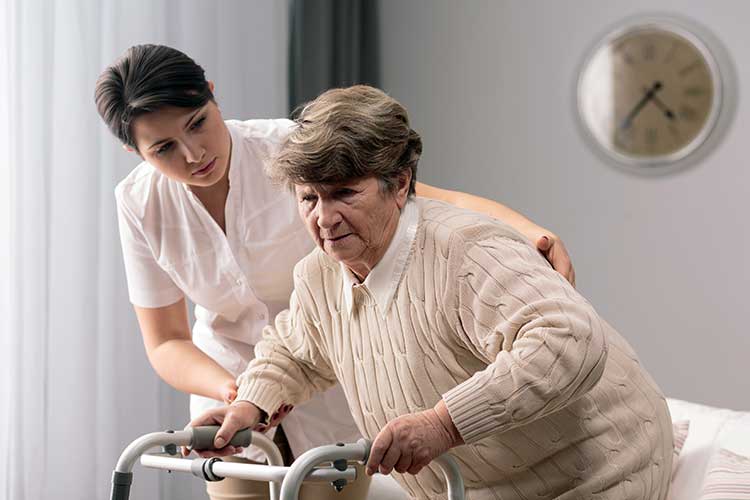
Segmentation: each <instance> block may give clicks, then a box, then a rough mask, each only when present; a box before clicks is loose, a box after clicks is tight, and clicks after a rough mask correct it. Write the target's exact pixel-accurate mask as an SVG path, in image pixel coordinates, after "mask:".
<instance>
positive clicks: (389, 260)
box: [339, 199, 419, 315]
mask: <svg viewBox="0 0 750 500" xmlns="http://www.w3.org/2000/svg"><path fill="white" fill-rule="evenodd" d="M418 222H419V208H418V207H417V204H416V202H415V201H414V200H412V199H409V200H408V201H407V202H406V205H405V206H404V209H403V210H402V211H401V215H400V216H399V220H398V227H397V228H396V232H395V233H394V235H393V239H392V240H391V243H390V244H389V245H388V250H386V252H385V255H383V258H382V259H380V262H378V263H377V264H375V267H373V268H372V271H370V273H369V274H368V275H367V278H365V281H364V282H363V283H360V282H359V280H358V279H357V278H356V277H355V276H354V275H353V274H352V272H351V271H350V270H349V269H348V268H347V267H346V266H345V265H344V264H343V263H340V264H339V265H340V266H341V275H342V278H343V280H344V302H345V303H346V308H347V310H348V311H349V313H350V314H351V313H352V310H353V305H354V300H353V297H352V295H353V293H352V289H353V288H354V287H360V286H364V287H366V288H367V289H368V290H369V291H370V292H371V293H372V295H373V297H374V298H375V302H376V303H377V305H378V308H379V309H380V312H381V313H382V314H383V315H385V314H386V312H387V311H388V308H389V307H390V305H391V302H392V300H393V296H394V295H395V294H396V289H397V288H398V283H399V281H401V275H402V274H403V272H404V268H405V267H406V261H407V260H408V258H409V251H410V250H411V245H412V242H414V238H415V236H416V234H417V224H418Z"/></svg>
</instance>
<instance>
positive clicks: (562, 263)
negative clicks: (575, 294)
mask: <svg viewBox="0 0 750 500" xmlns="http://www.w3.org/2000/svg"><path fill="white" fill-rule="evenodd" d="M535 245H536V249H537V250H538V251H539V253H541V254H542V255H544V258H545V259H547V262H549V263H550V265H551V266H552V269H554V270H555V271H557V272H558V273H560V274H562V275H563V277H564V278H565V279H566V280H568V281H569V282H570V284H571V285H573V287H575V286H576V271H575V269H573V262H572V261H571V260H570V255H569V254H568V249H567V248H565V244H564V243H563V242H562V240H561V239H560V237H559V236H556V235H554V234H552V233H549V232H547V233H544V234H541V235H538V236H537V237H536V239H535Z"/></svg>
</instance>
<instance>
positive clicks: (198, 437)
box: [191, 425, 253, 451]
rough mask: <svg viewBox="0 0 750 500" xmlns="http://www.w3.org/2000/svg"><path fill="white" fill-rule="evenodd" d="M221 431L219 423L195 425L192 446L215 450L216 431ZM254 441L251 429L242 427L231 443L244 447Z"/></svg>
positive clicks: (196, 448) (195, 448)
mask: <svg viewBox="0 0 750 500" xmlns="http://www.w3.org/2000/svg"><path fill="white" fill-rule="evenodd" d="M217 432H219V426H218V425H206V426H203V427H193V442H192V443H191V447H192V448H193V449H194V450H198V451H200V450H213V449H215V447H214V438H216V433H217ZM252 442H253V434H252V431H251V430H250V429H242V430H241V431H237V433H236V434H235V435H234V437H233V438H232V440H231V441H229V444H230V445H232V446H242V447H243V448H245V447H247V446H250V443H252Z"/></svg>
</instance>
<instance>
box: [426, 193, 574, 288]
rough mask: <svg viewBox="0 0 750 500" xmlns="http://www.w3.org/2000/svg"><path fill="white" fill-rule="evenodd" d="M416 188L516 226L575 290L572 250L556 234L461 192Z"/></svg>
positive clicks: (498, 206) (438, 198)
mask: <svg viewBox="0 0 750 500" xmlns="http://www.w3.org/2000/svg"><path fill="white" fill-rule="evenodd" d="M415 187H416V191H417V196H421V197H424V198H432V199H433V200H440V201H444V202H446V203H450V204H451V205H455V206H457V207H460V208H467V209H469V210H474V211H475V212H481V213H484V214H487V215H489V216H491V217H494V218H496V219H500V220H501V221H503V222H505V223H506V224H508V225H510V226H512V227H513V228H515V229H516V230H517V231H518V232H520V233H521V234H523V235H524V236H525V237H526V238H527V239H528V240H529V241H531V242H532V243H533V244H534V245H536V248H537V250H539V252H541V254H542V255H544V257H545V258H546V259H547V261H549V263H550V264H551V265H552V267H553V268H554V269H555V271H557V272H558V273H560V274H562V275H563V276H564V277H565V279H567V280H568V281H569V282H570V283H571V284H572V285H573V286H575V283H576V273H575V270H574V269H573V263H572V262H571V260H570V255H568V250H567V249H566V248H565V245H564V244H563V242H562V240H561V239H560V237H559V236H557V235H556V234H555V233H553V232H552V231H550V230H548V229H545V228H543V227H542V226H539V225H537V224H535V223H534V222H532V221H531V220H529V219H527V218H526V217H524V216H523V215H521V214H519V213H518V212H516V211H515V210H513V209H511V208H509V207H506V206H505V205H503V204H501V203H498V202H496V201H492V200H488V199H486V198H481V197H479V196H474V195H472V194H467V193H462V192H460V191H449V190H447V189H441V188H437V187H434V186H428V185H427V184H422V183H421V182H417V183H416V186H415Z"/></svg>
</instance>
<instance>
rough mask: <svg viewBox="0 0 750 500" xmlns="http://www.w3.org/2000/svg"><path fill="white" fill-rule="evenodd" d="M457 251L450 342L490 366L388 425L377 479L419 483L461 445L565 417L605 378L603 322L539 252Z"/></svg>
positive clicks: (478, 247) (495, 244) (376, 453)
mask: <svg viewBox="0 0 750 500" xmlns="http://www.w3.org/2000/svg"><path fill="white" fill-rule="evenodd" d="M478 230H479V231H481V229H478ZM457 245H458V246H457V247H455V248H453V249H452V250H451V254H452V255H451V256H450V257H449V261H448V268H449V269H452V271H451V272H450V275H449V276H447V279H446V280H445V282H446V284H447V289H446V290H445V295H444V303H445V310H446V316H447V318H448V320H449V321H450V322H451V323H452V324H453V325H455V328H454V332H453V334H454V335H455V336H454V337H452V338H447V339H444V341H445V342H446V345H450V344H451V343H452V344H454V345H456V347H457V349H459V350H465V349H468V350H469V352H471V353H473V354H474V356H476V357H477V358H478V359H480V360H481V361H483V362H484V363H485V364H486V365H487V366H486V368H485V369H484V370H481V371H478V372H476V373H474V374H473V375H472V376H471V377H470V378H469V379H468V380H465V381H464V382H463V383H461V384H459V385H458V386H456V387H454V388H453V389H451V390H450V391H448V392H446V393H445V394H443V398H442V399H441V400H440V401H439V402H438V403H437V404H436V405H435V407H434V408H431V409H428V410H425V411H422V412H418V413H412V414H407V415H403V416H401V417H399V418H396V419H394V420H391V421H390V422H389V423H388V425H387V426H386V427H385V428H383V429H382V430H381V432H380V433H379V434H378V436H376V438H375V440H374V441H373V445H372V451H371V453H370V459H369V460H368V463H367V472H368V473H370V474H372V473H373V472H374V471H375V470H378V469H379V470H380V472H381V473H383V474H387V473H389V472H390V471H391V470H392V469H395V470H396V471H398V472H408V473H410V474H416V473H418V472H419V471H420V470H421V469H422V467H424V466H425V465H426V464H427V463H429V462H430V461H431V460H432V459H434V458H435V457H437V456H439V455H441V454H442V453H444V452H446V451H447V450H449V449H450V448H452V447H454V446H458V445H460V444H464V443H468V444H471V443H474V442H476V441H479V440H481V439H483V438H485V437H487V436H489V435H490V434H496V433H501V432H503V431H506V430H510V429H512V428H514V427H518V426H521V425H524V424H527V423H529V422H531V421H533V420H536V419H538V418H541V417H544V416H546V415H549V414H551V413H553V412H555V411H558V410H560V409H561V408H564V407H565V406H567V405H569V404H571V403H572V402H574V401H575V400H576V399H578V398H579V397H581V396H583V395H584V394H586V392H588V391H589V390H591V389H592V388H593V387H594V385H596V383H597V382H598V381H599V378H600V377H601V375H602V373H603V371H604V365H605V363H606V359H607V347H606V343H605V336H604V331H603V327H602V322H601V321H600V319H599V317H598V316H597V314H596V312H595V311H594V310H593V308H592V307H591V305H590V304H589V303H588V302H587V301H586V300H585V299H584V298H583V297H581V296H580V295H579V294H578V293H577V292H576V291H575V290H574V289H573V288H572V287H571V286H570V284H569V283H567V282H566V281H565V280H564V279H563V278H562V276H560V275H559V274H558V273H556V272H555V271H553V270H552V269H551V268H550V267H549V265H547V264H546V263H545V262H544V260H543V259H542V257H541V256H540V255H539V254H538V253H537V252H535V251H534V249H532V248H531V247H529V246H528V245H527V244H525V243H522V242H520V241H516V240H512V239H510V238H508V237H500V236H497V237H490V238H487V239H485V240H483V241H480V242H474V243H470V244H465V245H462V244H460V243H458V244H457Z"/></svg>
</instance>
